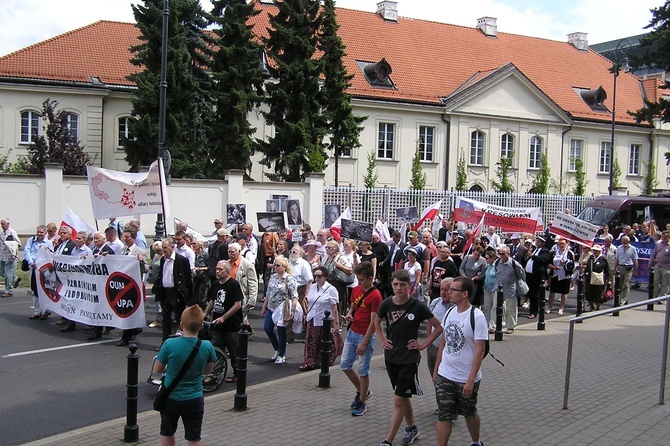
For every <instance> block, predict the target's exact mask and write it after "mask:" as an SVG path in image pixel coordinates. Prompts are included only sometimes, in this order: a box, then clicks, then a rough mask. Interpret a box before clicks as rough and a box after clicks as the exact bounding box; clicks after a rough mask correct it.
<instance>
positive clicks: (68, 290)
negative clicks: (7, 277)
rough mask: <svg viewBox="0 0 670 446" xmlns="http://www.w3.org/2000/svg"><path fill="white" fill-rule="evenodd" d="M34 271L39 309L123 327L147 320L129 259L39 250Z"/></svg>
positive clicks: (138, 280)
mask: <svg viewBox="0 0 670 446" xmlns="http://www.w3.org/2000/svg"><path fill="white" fill-rule="evenodd" d="M35 269H36V273H37V275H36V279H37V294H38V296H39V300H40V307H41V308H42V310H48V311H51V312H53V313H56V314H58V315H60V316H62V317H65V318H67V319H69V320H71V321H75V322H79V323H82V324H87V325H99V326H106V327H115V328H123V329H129V328H142V327H144V326H145V325H146V324H147V322H146V317H145V314H144V299H143V294H142V289H143V284H142V280H141V277H140V270H139V268H138V267H137V259H136V258H134V257H130V256H111V255H110V256H98V257H97V258H93V257H92V256H88V257H87V258H85V259H81V258H79V257H76V256H63V255H56V254H54V253H52V252H51V251H49V250H46V249H39V250H38V252H37V259H36V261H35Z"/></svg>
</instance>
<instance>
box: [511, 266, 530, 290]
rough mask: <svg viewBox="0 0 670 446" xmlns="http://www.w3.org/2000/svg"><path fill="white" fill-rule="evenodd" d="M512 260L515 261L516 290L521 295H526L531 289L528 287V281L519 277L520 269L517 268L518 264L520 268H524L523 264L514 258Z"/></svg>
mask: <svg viewBox="0 0 670 446" xmlns="http://www.w3.org/2000/svg"><path fill="white" fill-rule="evenodd" d="M512 261H513V262H514V275H515V276H516V292H517V294H518V295H519V296H525V295H527V294H528V291H530V288H528V284H527V283H526V281H525V280H523V278H521V277H519V269H518V268H517V266H518V267H519V268H523V266H521V264H520V263H519V262H517V261H516V260H514V259H512Z"/></svg>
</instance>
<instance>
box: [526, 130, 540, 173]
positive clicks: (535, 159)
mask: <svg viewBox="0 0 670 446" xmlns="http://www.w3.org/2000/svg"><path fill="white" fill-rule="evenodd" d="M541 162H542V138H539V137H537V136H533V137H532V138H530V153H529V157H528V167H529V168H530V169H539V168H540V165H541Z"/></svg>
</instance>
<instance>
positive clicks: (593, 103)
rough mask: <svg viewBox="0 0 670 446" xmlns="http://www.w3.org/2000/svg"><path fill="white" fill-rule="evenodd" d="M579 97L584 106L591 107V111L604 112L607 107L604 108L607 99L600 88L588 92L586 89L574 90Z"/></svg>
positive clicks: (603, 90)
mask: <svg viewBox="0 0 670 446" xmlns="http://www.w3.org/2000/svg"><path fill="white" fill-rule="evenodd" d="M575 90H576V91H577V93H579V96H580V97H581V98H582V100H583V101H584V102H586V105H588V106H589V107H591V110H593V111H600V112H606V111H609V110H607V107H605V104H604V103H605V99H607V93H606V92H605V89H603V87H602V86H600V87H598V88H596V89H595V90H589V89H586V88H576V89H575Z"/></svg>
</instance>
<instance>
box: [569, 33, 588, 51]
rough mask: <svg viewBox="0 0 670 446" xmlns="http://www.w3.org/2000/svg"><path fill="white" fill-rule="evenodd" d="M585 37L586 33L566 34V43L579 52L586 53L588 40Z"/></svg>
mask: <svg viewBox="0 0 670 446" xmlns="http://www.w3.org/2000/svg"><path fill="white" fill-rule="evenodd" d="M586 35H587V33H572V34H568V43H569V44H571V45H572V46H574V47H575V48H577V49H578V50H579V51H587V50H588V49H589V40H588V39H587V38H586Z"/></svg>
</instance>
